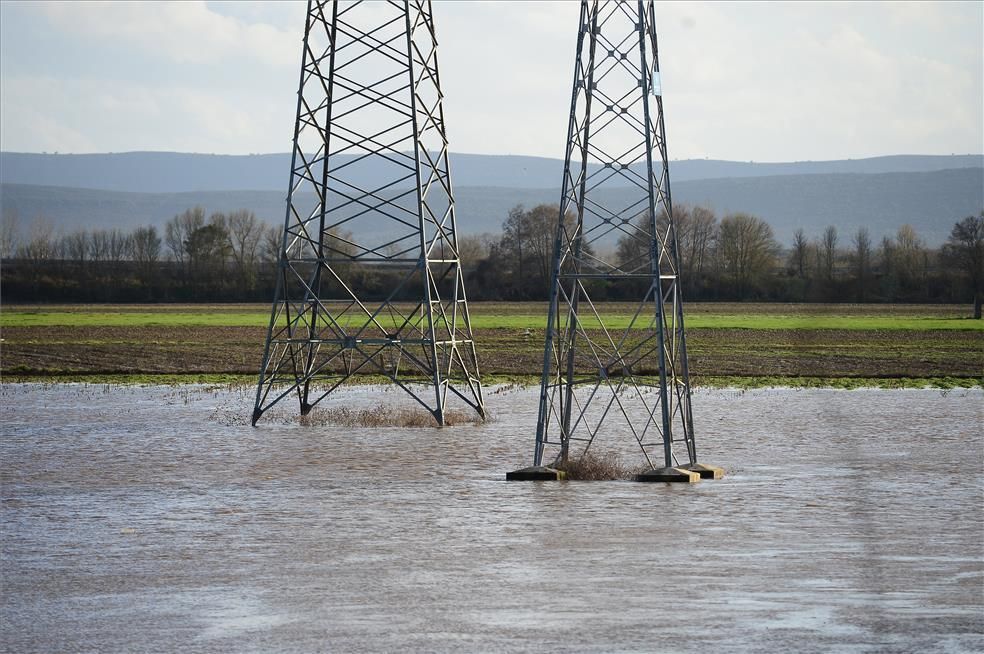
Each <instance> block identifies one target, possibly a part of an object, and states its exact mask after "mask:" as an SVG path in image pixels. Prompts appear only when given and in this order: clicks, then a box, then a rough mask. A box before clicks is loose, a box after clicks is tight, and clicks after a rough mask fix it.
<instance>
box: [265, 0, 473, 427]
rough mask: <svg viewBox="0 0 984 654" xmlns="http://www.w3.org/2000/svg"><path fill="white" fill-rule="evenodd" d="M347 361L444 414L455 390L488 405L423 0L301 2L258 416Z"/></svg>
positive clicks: (319, 386) (321, 387) (304, 408)
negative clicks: (290, 145) (293, 108)
mask: <svg viewBox="0 0 984 654" xmlns="http://www.w3.org/2000/svg"><path fill="white" fill-rule="evenodd" d="M380 277H384V278H385V279H386V280H387V281H386V282H385V283H384V284H382V287H381V288H379V289H378V291H377V293H376V294H375V295H374V294H373V293H372V292H371V290H370V289H371V288H372V287H373V283H372V282H373V279H374V278H375V279H378V278H380ZM376 286H377V287H378V286H380V285H379V284H377V285H376ZM357 373H363V374H375V375H381V376H384V377H387V378H389V379H390V380H391V381H392V382H394V383H396V384H398V385H399V386H401V387H402V388H404V389H405V390H407V391H408V392H409V393H410V394H411V395H412V396H413V397H414V398H415V399H416V400H417V401H418V402H420V404H422V405H423V406H424V407H426V408H427V410H428V411H430V412H431V413H432V414H433V415H434V418H435V420H436V421H437V423H438V424H443V423H444V416H445V409H446V407H447V405H448V402H449V400H454V398H458V399H460V400H461V401H462V402H464V404H466V405H468V406H470V407H471V408H473V409H474V410H475V411H477V412H478V413H479V414H480V415H482V416H483V417H484V415H485V406H484V402H483V399H482V386H481V382H480V378H479V371H478V363H477V359H476V356H475V345H474V341H473V338H472V329H471V320H470V317H469V314H468V303H467V299H466V296H465V288H464V285H463V280H462V274H461V266H460V261H459V257H458V240H457V234H456V230H455V212H454V198H453V194H452V190H451V174H450V168H449V163H448V142H447V136H446V133H445V123H444V111H443V108H442V94H441V84H440V77H439V75H438V65H437V39H436V37H435V33H434V21H433V16H432V13H431V4H430V2H429V0H407V1H390V2H352V3H342V2H337V1H331V0H309V2H308V9H307V20H306V24H305V29H304V46H303V57H302V63H301V78H300V85H299V89H298V98H297V122H296V125H295V131H294V150H293V162H292V164H291V174H290V185H289V191H288V197H287V214H286V219H285V222H284V238H283V244H282V248H281V252H280V261H279V276H278V284H277V291H276V296H275V298H274V302H273V309H272V312H271V317H270V326H269V331H268V335H267V341H266V348H265V351H264V355H263V364H262V368H261V371H260V378H259V384H258V387H257V393H256V403H255V408H254V411H253V424H254V425H255V424H256V421H257V420H258V419H259V418H260V417H261V416H262V415H263V413H264V412H265V411H267V410H268V409H269V408H270V407H271V406H273V405H274V404H276V403H277V402H278V401H280V400H281V399H283V398H285V397H287V396H289V395H296V396H297V398H298V401H299V403H300V411H301V413H302V414H306V413H307V412H308V411H310V409H311V407H313V406H314V405H316V404H317V403H318V402H320V401H321V400H323V399H324V398H325V397H326V396H327V395H329V394H330V393H331V392H332V391H334V390H335V389H337V388H338V387H339V386H340V385H341V384H342V383H344V382H345V381H346V380H347V379H349V378H350V377H351V376H352V375H355V374H357ZM421 383H423V384H426V386H419V385H418V384H421ZM422 388H423V389H425V390H421V389H422ZM426 389H429V390H426Z"/></svg>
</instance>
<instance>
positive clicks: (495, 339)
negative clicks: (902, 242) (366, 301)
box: [0, 303, 984, 387]
mask: <svg viewBox="0 0 984 654" xmlns="http://www.w3.org/2000/svg"><path fill="white" fill-rule="evenodd" d="M600 310H601V312H602V313H603V317H602V321H603V322H604V324H605V325H606V326H607V327H609V328H616V329H619V328H624V327H625V326H627V325H628V323H629V321H630V318H631V315H632V312H633V311H634V310H635V307H634V306H632V305H628V304H605V305H601V307H600ZM471 313H472V322H473V326H474V329H475V338H476V342H477V347H478V352H479V363H480V366H481V369H482V372H483V374H484V375H486V376H489V377H490V378H492V379H505V378H509V379H516V378H519V379H533V378H534V377H535V376H536V375H538V374H539V370H540V366H541V365H542V360H543V334H544V328H545V324H546V306H545V305H544V304H542V303H473V304H472V305H471ZM968 314H969V307H964V306H940V305H852V304H843V305H815V304H814V305H793V304H733V303H732V304H711V303H694V304H688V305H687V307H686V315H687V326H688V346H689V351H690V363H691V372H692V376H693V377H694V380H695V381H696V382H698V383H701V382H704V383H708V384H716V385H719V384H721V383H726V384H728V385H735V386H742V385H745V386H747V385H761V384H776V383H789V384H794V385H818V384H820V385H832V386H847V387H849V386H853V385H858V384H859V383H862V382H863V383H864V384H866V385H870V384H871V383H874V384H876V385H886V384H887V385H894V386H906V385H912V384H915V385H920V384H923V383H925V380H933V383H937V384H938V385H941V386H954V385H961V386H962V385H968V384H978V383H981V379H982V377H984V321H978V320H971V319H969V318H968V317H967V316H968ZM268 321H269V307H267V306H265V305H243V304H238V305H237V304H229V305H111V306H108V305H64V306H44V307H32V306H11V305H5V306H4V307H3V308H2V311H0V336H2V338H3V343H2V344H0V374H2V375H3V378H4V379H6V380H9V379H20V378H31V379H38V378H41V379H72V380H83V379H88V380H96V379H112V380H116V381H120V380H126V379H131V380H134V381H148V380H154V379H156V380H158V381H168V382H173V381H177V380H188V381H204V380H208V381H244V380H248V379H250V378H251V376H252V375H254V374H255V373H256V371H257V369H258V367H259V363H260V358H261V356H262V349H263V341H264V337H265V333H266V325H267V323H268ZM587 327H588V328H589V329H590V328H597V327H599V325H598V324H597V323H594V324H592V323H590V322H588V323H587ZM872 380H873V381H872Z"/></svg>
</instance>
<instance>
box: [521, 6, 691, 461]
mask: <svg viewBox="0 0 984 654" xmlns="http://www.w3.org/2000/svg"><path fill="white" fill-rule="evenodd" d="M656 46H657V44H656V22H655V17H654V12H653V5H652V2H651V1H648V0H647V1H643V0H632V1H629V0H613V1H610V2H598V1H597V0H593V1H590V2H589V1H588V0H583V1H582V4H581V12H580V28H579V31H578V39H577V58H576V62H575V67H574V87H573V91H572V98H571V114H570V123H569V128H568V144H567V151H566V155H565V158H564V177H563V182H562V191H561V203H560V207H561V209H560V216H561V219H560V220H559V221H558V226H557V240H556V243H555V248H556V249H555V253H554V267H553V275H552V287H551V295H550V309H549V317H548V322H547V332H546V343H545V347H544V361H543V378H542V383H541V393H540V409H539V417H538V422H537V432H536V447H535V453H534V465H541V464H542V463H543V462H544V461H546V463H548V464H549V463H553V462H557V461H566V460H567V459H568V458H577V457H580V456H582V455H583V453H584V452H586V451H587V450H588V448H590V447H591V445H592V444H593V443H594V442H595V441H596V440H598V439H601V438H621V439H623V440H625V439H626V438H627V439H628V440H629V442H630V444H631V449H633V450H636V451H637V452H638V451H639V450H641V452H642V455H643V456H644V457H645V460H646V462H647V464H648V465H649V466H650V467H652V468H658V467H664V466H665V467H670V466H674V465H686V464H693V463H696V462H697V455H696V448H695V444H694V435H693V417H692V413H691V407H690V384H689V373H688V370H687V346H686V338H685V335H684V325H683V305H682V301H681V300H682V298H681V296H680V280H679V274H678V273H679V270H680V266H679V258H678V256H677V242H676V241H677V239H676V233H675V230H674V223H673V211H672V203H671V200H670V181H669V174H668V164H667V152H666V135H665V129H664V126H663V99H662V91H661V87H660V81H659V57H658V53H657V47H656ZM589 164H590V166H589ZM599 164H600V165H599ZM613 189H614V190H618V193H613V192H612V190H613ZM626 189H628V191H629V192H628V193H626ZM628 195H632V199H631V200H624V198H625V197H627V196H628ZM616 197H617V198H620V199H621V201H616V200H613V198H616ZM565 216H566V218H565ZM613 236H617V237H619V238H620V239H621V244H622V245H621V246H620V248H619V250H620V252H619V255H620V256H618V257H605V256H602V254H599V253H601V252H602V251H603V249H604V248H606V247H607V246H606V245H603V243H610V242H611V240H612V237H613ZM608 284H630V285H634V286H630V287H635V288H638V289H639V297H640V301H639V303H638V304H637V305H635V309H634V312H633V314H632V316H631V318H630V319H628V320H626V319H625V318H624V316H621V317H620V315H619V314H616V313H613V312H612V310H611V309H610V308H609V307H606V305H604V304H603V303H600V302H598V301H597V300H596V299H595V297H594V296H597V295H599V294H600V293H602V292H603V287H604V286H605V285H608ZM545 456H546V459H544V457H545Z"/></svg>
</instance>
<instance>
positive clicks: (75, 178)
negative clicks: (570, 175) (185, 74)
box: [0, 152, 984, 193]
mask: <svg viewBox="0 0 984 654" xmlns="http://www.w3.org/2000/svg"><path fill="white" fill-rule="evenodd" d="M981 167H984V155H949V156H928V155H897V156H889V157H874V158H870V159H847V160H841V161H801V162H792V163H752V162H741V161H718V160H701V159H689V160H681V161H673V162H671V163H670V177H671V180H672V182H673V183H674V184H676V183H678V182H688V181H695V180H704V179H721V178H728V177H773V176H783V175H814V174H838V173H841V174H846V173H860V174H880V173H919V172H923V173H924V172H936V171H941V170H952V169H957V168H981ZM289 171H290V155H289V154H286V153H285V154H258V155H242V156H233V155H210V154H185V153H179V152H125V153H119V154H31V153H21V152H0V183H4V184H33V185H39V186H63V187H71V188H82V189H99V190H105V191H123V192H134V193H183V192H191V191H279V192H281V193H285V192H286V189H287V183H288V174H289ZM366 172H367V180H368V179H369V177H368V176H371V174H372V170H371V169H368V170H367V171H366ZM451 172H452V181H453V183H454V185H455V186H456V187H459V188H460V187H467V186H479V187H490V186H492V187H504V188H515V189H530V190H533V189H548V188H553V187H555V186H557V185H558V184H559V183H560V178H561V174H562V172H563V162H562V161H561V160H559V159H549V158H545V157H524V156H513V155H501V156H500V155H479V154H452V155H451Z"/></svg>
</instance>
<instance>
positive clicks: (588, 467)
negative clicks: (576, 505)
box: [552, 450, 640, 481]
mask: <svg viewBox="0 0 984 654" xmlns="http://www.w3.org/2000/svg"><path fill="white" fill-rule="evenodd" d="M552 467H553V468H556V469H557V470H562V471H563V472H564V473H566V478H567V479H569V480H571V481H611V480H620V479H632V478H633V477H634V476H635V475H636V474H637V473H638V472H640V471H639V470H633V469H631V468H629V467H627V466H625V465H624V464H623V463H622V460H621V459H620V458H619V456H618V454H616V453H615V452H605V453H603V454H599V453H597V452H595V451H593V450H588V451H587V452H585V453H584V454H582V455H581V456H579V457H576V458H571V459H568V460H567V461H564V462H560V463H557V464H555V465H553V466H552Z"/></svg>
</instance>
